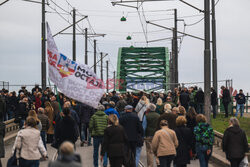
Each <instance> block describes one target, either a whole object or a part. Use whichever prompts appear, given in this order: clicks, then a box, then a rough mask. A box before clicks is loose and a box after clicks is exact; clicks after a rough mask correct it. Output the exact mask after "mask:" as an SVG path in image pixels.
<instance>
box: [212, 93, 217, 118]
mask: <svg viewBox="0 0 250 167" xmlns="http://www.w3.org/2000/svg"><path fill="white" fill-rule="evenodd" d="M217 101H218V99H217V93H216V91H215V89H214V88H211V106H212V109H213V118H214V119H215V118H216V112H217V111H216V110H217V104H218V103H217Z"/></svg>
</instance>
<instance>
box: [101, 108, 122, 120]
mask: <svg viewBox="0 0 250 167" xmlns="http://www.w3.org/2000/svg"><path fill="white" fill-rule="evenodd" d="M104 112H105V114H106V115H110V114H115V115H116V116H117V118H118V119H119V118H120V115H119V113H118V112H117V111H116V110H115V109H114V108H108V109H107V110H105V111H104Z"/></svg>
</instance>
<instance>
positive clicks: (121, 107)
mask: <svg viewBox="0 0 250 167" xmlns="http://www.w3.org/2000/svg"><path fill="white" fill-rule="evenodd" d="M126 105H127V102H126V100H119V101H118V102H117V104H116V107H115V108H116V110H117V111H118V112H119V113H121V112H123V111H124V108H125V106H126Z"/></svg>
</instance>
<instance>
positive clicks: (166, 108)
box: [164, 103, 172, 113]
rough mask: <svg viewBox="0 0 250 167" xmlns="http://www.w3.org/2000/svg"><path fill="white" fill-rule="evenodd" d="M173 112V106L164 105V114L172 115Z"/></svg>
mask: <svg viewBox="0 0 250 167" xmlns="http://www.w3.org/2000/svg"><path fill="white" fill-rule="evenodd" d="M171 110H172V106H171V104H169V103H167V104H165V105H164V112H165V113H171V112H172V111H171Z"/></svg>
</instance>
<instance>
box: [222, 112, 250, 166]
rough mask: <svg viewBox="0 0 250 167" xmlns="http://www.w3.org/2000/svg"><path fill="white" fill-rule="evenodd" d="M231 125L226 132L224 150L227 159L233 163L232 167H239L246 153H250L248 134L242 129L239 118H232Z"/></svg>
mask: <svg viewBox="0 0 250 167" xmlns="http://www.w3.org/2000/svg"><path fill="white" fill-rule="evenodd" d="M229 124H230V125H229V127H228V128H227V129H226V130H225V132H224V136H223V139H222V148H223V151H224V152H225V153H226V158H227V159H228V160H229V161H230V163H231V167H239V165H240V162H241V161H242V160H243V158H244V157H245V153H247V152H248V142H247V137H246V133H245V132H244V131H243V130H242V129H241V128H240V124H239V121H238V119H237V118H235V117H232V118H230V120H229Z"/></svg>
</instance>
